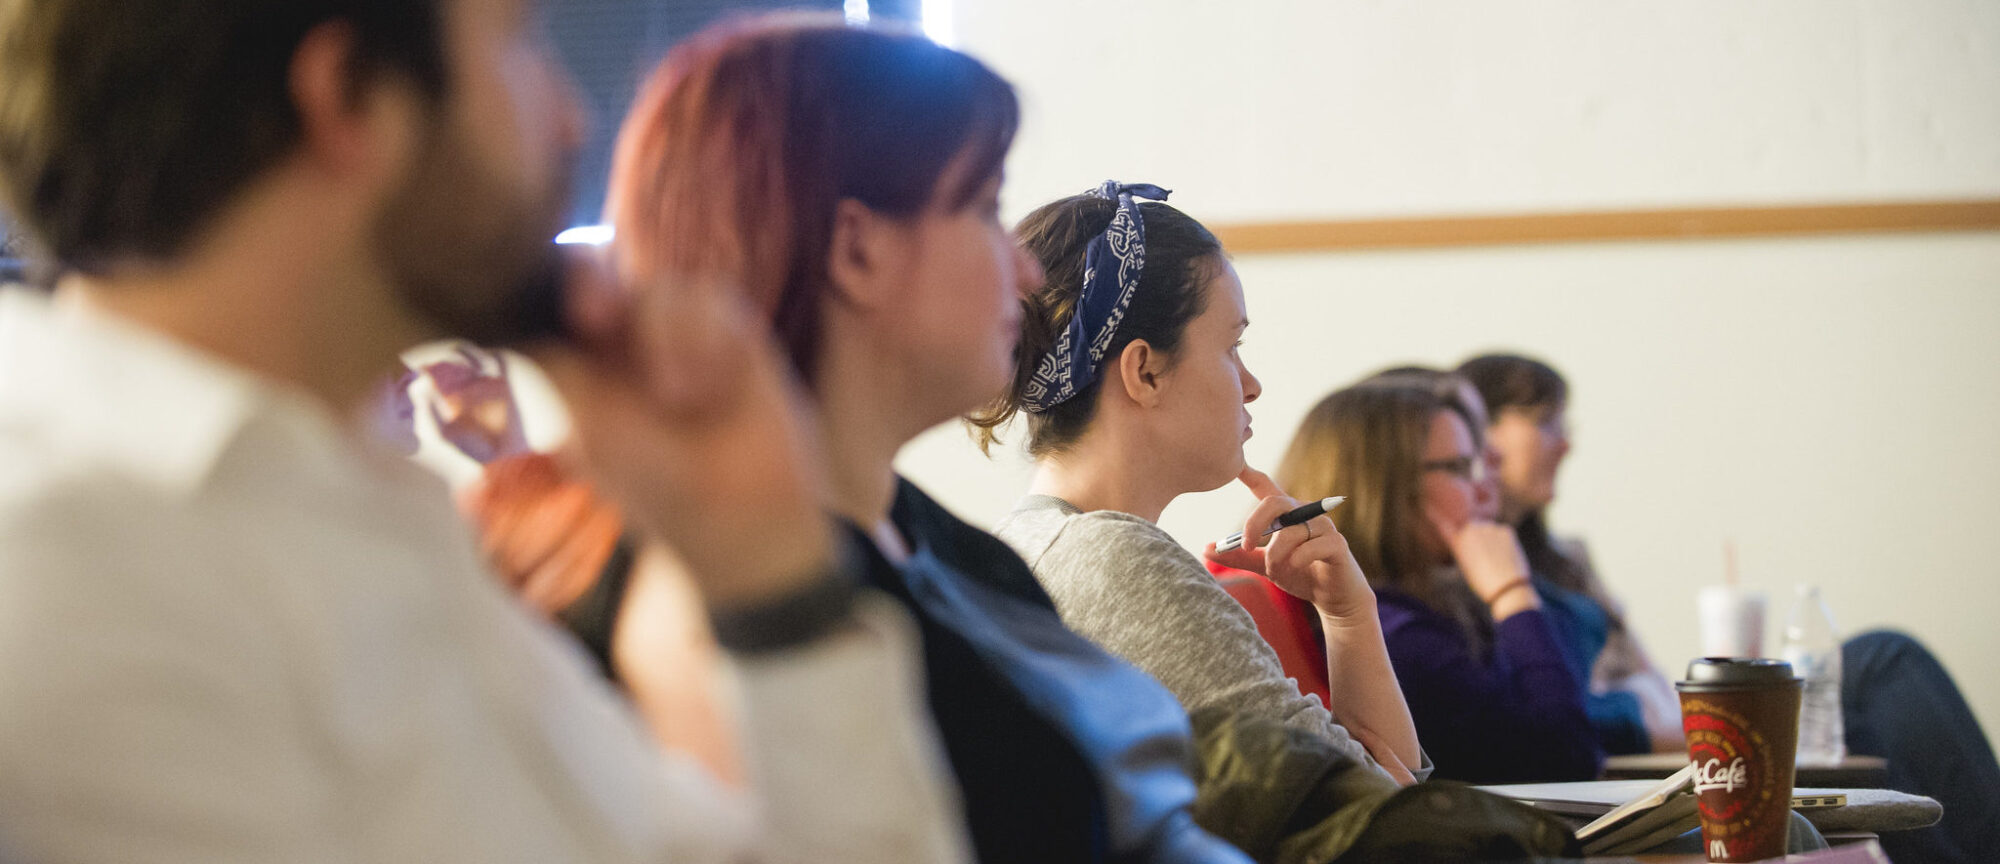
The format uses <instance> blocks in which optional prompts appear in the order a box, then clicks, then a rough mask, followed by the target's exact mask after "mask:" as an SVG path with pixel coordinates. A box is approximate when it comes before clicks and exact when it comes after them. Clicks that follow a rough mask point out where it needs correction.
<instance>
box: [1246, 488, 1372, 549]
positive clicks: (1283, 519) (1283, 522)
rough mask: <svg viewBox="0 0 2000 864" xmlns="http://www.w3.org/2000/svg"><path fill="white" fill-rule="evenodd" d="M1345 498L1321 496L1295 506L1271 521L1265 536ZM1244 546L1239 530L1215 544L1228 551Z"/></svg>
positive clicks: (1307, 518)
mask: <svg viewBox="0 0 2000 864" xmlns="http://www.w3.org/2000/svg"><path fill="white" fill-rule="evenodd" d="M1345 500H1347V496H1345V495H1335V496H1333V497H1332V498H1321V499H1319V500H1318V501H1313V502H1311V503H1307V504H1301V505H1299V506H1298V507H1295V508H1293V509H1292V511H1291V512H1289V513H1286V514H1285V515H1283V516H1279V517H1278V521H1276V522H1273V523H1271V527H1270V529H1269V530H1267V531H1265V532H1264V536H1266V537H1269V536H1271V535H1273V534H1276V533H1278V532H1279V531H1281V530H1283V529H1286V528H1290V527H1292V526H1293V525H1303V524H1305V523H1306V520H1309V519H1311V518H1313V517H1314V516H1318V515H1321V514H1323V513H1325V512H1326V511H1328V510H1332V509H1333V508H1335V507H1339V506H1340V502H1342V501H1345ZM1242 546H1243V532H1241V531H1238V532H1236V533H1234V534H1231V535H1229V536H1227V537H1224V538H1222V542H1220V543H1217V544H1215V551H1217V552H1227V551H1229V550H1231V549H1238V548H1242Z"/></svg>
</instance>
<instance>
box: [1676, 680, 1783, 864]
mask: <svg viewBox="0 0 2000 864" xmlns="http://www.w3.org/2000/svg"><path fill="white" fill-rule="evenodd" d="M1674 689H1676V690H1678V691H1680V697H1681V729H1682V731H1684V732H1686V733H1687V747H1688V760H1689V761H1691V762H1693V763H1694V768H1695V775H1694V791H1695V799H1696V807H1695V809H1696V810H1697V811H1698V812H1699V814H1700V816H1701V840H1702V848H1703V850H1705V851H1706V852H1707V853H1708V860H1710V861H1731V862H1735V861H1762V860H1764V859H1766V858H1777V857H1782V856H1783V855H1784V854H1785V845H1786V841H1787V839H1788V837H1789V835H1790V832H1791V824H1792V822H1791V811H1792V769H1793V765H1794V758H1795V757H1796V755H1797V752H1798V744H1799V697H1800V690H1801V682H1800V681H1799V680H1798V679H1797V678H1795V677H1793V675H1792V667H1791V664H1789V663H1785V662H1784V661H1781V660H1760V659H1751V658H1741V657H1704V658H1701V659H1699V660H1696V661H1694V662H1692V663H1689V664H1688V674H1687V680H1685V681H1681V682H1678V683H1676V684H1675V685H1674Z"/></svg>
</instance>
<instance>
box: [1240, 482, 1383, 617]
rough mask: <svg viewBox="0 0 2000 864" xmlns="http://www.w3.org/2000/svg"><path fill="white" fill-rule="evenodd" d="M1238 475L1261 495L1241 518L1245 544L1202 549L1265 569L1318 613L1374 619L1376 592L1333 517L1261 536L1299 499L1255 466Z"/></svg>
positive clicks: (1250, 567)
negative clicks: (1334, 524) (1230, 547)
mask: <svg viewBox="0 0 2000 864" xmlns="http://www.w3.org/2000/svg"><path fill="white" fill-rule="evenodd" d="M1236 479H1237V481H1238V482H1240V483H1242V484H1243V486H1244V488H1247V489H1249V490H1250V492H1251V494H1253V495H1256V496H1257V497H1258V498H1259V499H1261V500H1259V501H1258V503H1257V508H1256V509H1255V510H1252V511H1250V517H1249V518H1248V519H1247V520H1245V521H1244V524H1243V538H1244V540H1243V547H1242V548H1240V549H1233V550H1230V551H1228V552H1217V551H1216V550H1215V546H1214V544H1209V546H1208V548H1207V549H1206V550H1205V553H1204V554H1206V555H1207V556H1208V558H1209V559H1210V560H1213V561H1216V562H1219V563H1221V564H1224V565H1227V566H1230V567H1235V568H1237V569H1239V570H1249V571H1251V572H1254V573H1261V574H1263V575H1264V576H1266V577H1268V578H1269V579H1270V580H1271V582H1272V583H1273V584H1275V585H1277V586H1278V587H1279V588H1282V589H1284V590H1285V593H1288V594H1291V595H1292V596H1294V597H1298V598H1300V599H1302V600H1305V601H1306V602H1309V603H1311V604H1313V607H1314V608H1316V609H1318V610H1319V611H1320V614H1322V615H1325V616H1328V617H1331V618H1335V619H1339V620H1346V619H1349V618H1352V617H1354V616H1357V615H1366V616H1368V617H1369V618H1370V619H1373V617H1374V615H1375V592H1374V591H1373V590H1372V589H1370V588H1369V587H1368V580H1367V579H1366V578H1365V577H1364V576H1363V575H1362V573H1361V566H1360V565H1359V564H1356V563H1355V561H1354V553H1353V552H1351V551H1350V550H1349V549H1348V548H1347V538H1346V537H1343V536H1341V534H1340V530H1339V529H1337V528H1335V527H1334V526H1333V520H1332V519H1331V518H1328V517H1326V516H1315V517H1313V518H1312V519H1311V520H1309V521H1307V522H1305V523H1304V524H1300V525H1293V526H1291V527H1288V528H1285V529H1283V530H1280V531H1278V532H1277V533H1275V534H1272V535H1270V536H1269V537H1265V536H1263V535H1264V532H1265V531H1266V530H1267V529H1269V528H1270V527H1271V524H1272V523H1273V522H1275V521H1277V518H1278V517H1279V516H1282V515H1284V514H1285V513H1286V512H1287V511H1289V510H1292V509H1293V508H1296V507H1298V506H1299V502H1298V501H1296V500H1294V499H1293V498H1292V497H1291V496H1290V495H1286V494H1285V492H1284V490H1282V489H1279V488H1278V484H1277V483H1276V482H1274V481H1272V480H1271V478H1270V477H1269V476H1266V475H1265V474H1264V472H1262V471H1259V470H1257V469H1255V468H1250V467H1245V468H1244V469H1243V473H1241V474H1239V475H1237V478H1236ZM1266 541H1268V545H1266ZM1259 547H1262V548H1259Z"/></svg>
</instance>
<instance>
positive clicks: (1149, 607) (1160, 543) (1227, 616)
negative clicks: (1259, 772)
mask: <svg viewBox="0 0 2000 864" xmlns="http://www.w3.org/2000/svg"><path fill="white" fill-rule="evenodd" d="M993 533H994V534H995V535H997V536H998V537H999V538H1000V539H1002V540H1005V541H1007V544H1008V545H1010V546H1012V547H1014V549H1015V551H1017V552H1019V553H1021V557H1022V558H1023V559H1025V560H1026V561H1027V562H1028V566H1029V567H1030V568H1033V569H1034V571H1035V578H1036V579H1037V580H1038V581H1040V582H1041V583H1042V588H1043V589H1044V590H1046V591H1048V592H1049V597H1050V598H1052V599H1054V600H1055V603H1056V610H1057V611H1058V612H1060V613H1061V615H1062V619H1063V623H1065V624H1068V625H1069V627H1070V629H1072V630H1075V631H1076V632H1077V633H1080V634H1082V635H1083V636H1084V638H1087V639H1089V640H1091V641H1093V642H1096V643H1097V644H1099V645H1102V646H1104V648H1105V650H1108V651H1110V652H1111V653H1113V654H1116V655H1118V656H1119V657H1122V658H1124V659H1125V660H1126V661H1127V662H1130V663H1132V664H1133V665H1135V666H1138V667H1139V668H1140V669H1143V670H1145V671H1146V673H1147V674H1149V675H1151V676H1153V677H1154V678H1157V679H1159V681H1160V683H1161V684H1164V685H1166V687H1167V689H1168V690H1171V691H1173V693H1174V696H1175V697H1177V698H1179V699H1180V701H1181V705H1182V706H1183V707H1185V708H1186V709H1187V710H1188V712H1189V713H1190V714H1192V713H1194V712H1196V711H1197V710H1198V709H1201V708H1205V707H1208V706H1211V705H1217V706H1225V707H1227V708H1229V709H1231V710H1233V711H1238V712H1249V713H1253V714H1258V715H1262V716H1265V717H1269V718H1271V719H1273V720H1276V721H1278V722H1281V723H1284V724H1286V725H1288V726H1293V727H1296V728H1298V729H1302V730H1305V731H1308V732H1311V733H1313V734H1317V735H1319V736H1321V737H1323V738H1325V739H1326V740H1328V741H1330V742H1332V743H1333V744H1334V745H1335V746H1337V747H1339V748H1340V749H1341V751H1342V752H1345V753H1346V754H1348V755H1349V756H1352V757H1354V758H1355V759H1357V760H1360V761H1361V762H1363V763H1365V764H1367V765H1370V766H1372V767H1374V768H1375V769H1376V770H1377V771H1381V770H1382V769H1381V766H1379V765H1376V763H1375V759H1374V757H1372V756H1370V755H1369V754H1368V750H1367V748H1365V747H1363V746H1361V743H1360V742H1358V741H1355V740H1354V738H1353V737H1352V736H1350V735H1348V733H1347V730H1346V729H1344V728H1342V727H1341V725H1340V724H1339V723H1338V722H1336V721H1335V720H1334V717H1333V715H1332V714H1331V713H1328V710H1327V708H1326V707H1325V706H1322V705H1321V704H1320V702H1319V698H1318V697H1316V696H1307V695H1304V694H1301V693H1300V692H1299V686H1298V682H1296V681H1294V680H1292V679H1290V678H1287V677H1285V673H1284V668H1283V667H1282V666H1281V665H1279V662H1278V655H1277V653H1276V652H1273V651H1272V650H1271V646H1270V644H1269V643H1266V642H1265V641H1264V637H1262V636H1260V635H1258V633H1257V623H1256V622H1255V621H1254V620H1252V619H1251V618H1250V613H1248V612H1245V611H1244V610H1243V607H1242V606H1241V605H1238V604H1237V602H1236V600H1235V599H1234V598H1232V597H1230V596H1229V594H1228V592H1226V591H1224V590H1222V586H1221V585H1219V584H1217V583H1216V581H1215V577H1213V576H1211V575H1209V572H1208V570H1207V569H1206V568H1205V567H1203V566H1202V563H1201V561H1200V560H1198V559H1196V558H1195V557H1194V555H1193V554H1192V553H1190V552H1188V550H1187V549H1185V548H1183V547H1182V546H1181V545H1180V544H1179V543H1177V542H1175V541H1174V538H1173V537H1172V536H1171V535H1169V534H1167V532H1165V531H1162V530H1160V527H1159V526H1158V525H1154V524H1153V523H1151V522H1148V521H1146V520H1144V519H1141V518H1139V517H1137V516H1133V515H1131V514H1129V513H1119V512H1116V511H1111V510H1098V511H1095V512H1091V513H1084V512H1082V511H1080V510H1078V509H1076V508H1075V507H1073V506H1071V505H1070V504H1069V502H1067V501H1064V500H1062V499H1060V498H1054V497H1051V496H1048V495H1030V496H1028V497H1027V498H1024V499H1022V501H1021V503H1020V504H1019V505H1018V506H1016V507H1015V509H1014V512H1013V513H1012V514H1011V515H1009V516H1008V517H1007V518H1006V520H1004V521H1002V522H1001V523H1000V526H999V527H998V528H996V529H994V531H993ZM1423 761H1424V762H1425V765H1424V768H1425V769H1426V770H1423V771H1421V772H1419V773H1418V775H1417V776H1418V779H1422V778H1423V777H1424V776H1426V775H1427V774H1429V771H1428V770H1427V769H1428V768H1429V767H1430V766H1429V762H1430V760H1429V758H1425V759H1424V760H1423ZM1383 774H1384V776H1387V772H1383Z"/></svg>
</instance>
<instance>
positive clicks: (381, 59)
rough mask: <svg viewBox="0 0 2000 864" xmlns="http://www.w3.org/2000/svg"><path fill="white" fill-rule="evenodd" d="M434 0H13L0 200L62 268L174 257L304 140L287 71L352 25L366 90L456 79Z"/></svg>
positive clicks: (429, 86) (1, 114)
mask: <svg viewBox="0 0 2000 864" xmlns="http://www.w3.org/2000/svg"><path fill="white" fill-rule="evenodd" d="M441 14H442V13H441V11H440V2H439V0H281V2H273V0H202V2H198V3H197V2H159V0H4V2H0V196H4V200H5V201H6V204H7V206H8V207H9V208H11V209H12V210H13V213H14V215H15V217H16V218H17V219H18V220H19V222H20V224H21V226H22V227H24V228H26V229H28V231H29V233H31V234H32V235H33V236H34V238H35V240H36V241H37V246H38V247H39V248H41V249H42V250H45V251H46V252H47V254H49V255H50V256H52V257H53V258H54V259H55V261H56V262H57V264H58V265H60V266H61V267H64V268H67V269H75V270H82V271H86V272H93V271H101V270H103V269H105V268H107V267H109V266H111V265H112V264H114V263H116V262H119V261H122V260H147V259H161V258H168V257H172V256H173V255H175V254H177V253H178V252H180V251H181V250H182V247H183V246H185V245H186V243H187V242H188V240H189V238H190V237H192V236H193V235H195V234H196V233H197V232H199V231H201V230H202V229H203V228H205V227H206V226H207V224H208V221H209V220H210V219H211V218H212V217H213V216H214V215H215V213H216V212H217V211H218V210H220V209H221V208H222V207H223V205H224V204H226V203H227V202H228V201H229V200H230V198H231V197H232V196H234V195H235V194H236V193H237V192H238V191H239V190H240V189H241V187H242V186H243V185H244V184H245V183H247V182H248V181H249V180H250V179H251V178H254V177H256V176H257V175H258V174H259V173H261V172H263V171H264V170H266V169H267V168H269V167H270V165H271V164H272V163H274V162H276V161H277V160H278V159H279V158H280V157H282V156H284V155H285V154H286V153H288V152H289V151H290V150H291V149H292V148H293V147H294V146H296V144H297V141H298V136H299V118H298V114H297V111H296V109H295V106H294V105H293V104H292V98H291V90H290V74H289V72H290V67H291V62H292V57H293V55H294V54H295V53H296V52H297V50H298V47H299V43H300V42H301V41H302V40H303V39H304V38H305V36H306V35H307V34H308V33H309V32H311V31H312V30H313V28H315V27H317V26H319V25H321V24H325V23H328V22H336V21H337V22H341V23H344V24H345V25H347V26H348V27H350V28H352V32H353V37H354V40H355V52H356V53H355V57H354V68H353V70H352V73H353V74H354V75H355V76H356V79H357V80H358V81H365V80H369V78H370V77H371V76H376V75H384V74H393V75H398V76H402V77H404V78H406V79H407V80H409V81H411V82H414V83H415V84H416V85H417V86H418V87H419V89H420V90H421V91H422V92H423V93H424V94H425V95H426V96H428V97H430V98H432V99H436V98H439V97H441V96H442V94H443V93H444V90H445V84H446V69H445V60H444V47H443V45H442V43H441V41H440V40H441V38H442V35H441V33H442V23H441Z"/></svg>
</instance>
